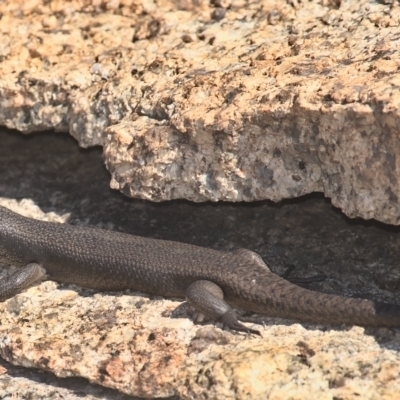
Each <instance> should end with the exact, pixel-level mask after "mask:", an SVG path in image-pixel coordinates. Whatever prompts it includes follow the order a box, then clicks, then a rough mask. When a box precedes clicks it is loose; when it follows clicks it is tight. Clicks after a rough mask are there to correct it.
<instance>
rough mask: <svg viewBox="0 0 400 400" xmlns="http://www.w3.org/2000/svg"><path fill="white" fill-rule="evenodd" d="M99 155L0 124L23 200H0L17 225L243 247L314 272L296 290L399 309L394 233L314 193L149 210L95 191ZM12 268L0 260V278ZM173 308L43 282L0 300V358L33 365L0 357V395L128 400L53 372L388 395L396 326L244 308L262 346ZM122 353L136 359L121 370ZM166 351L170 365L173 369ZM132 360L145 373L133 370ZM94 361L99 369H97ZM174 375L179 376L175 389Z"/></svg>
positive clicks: (166, 385)
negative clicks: (317, 320) (38, 222)
mask: <svg viewBox="0 0 400 400" xmlns="http://www.w3.org/2000/svg"><path fill="white" fill-rule="evenodd" d="M101 150H102V149H101V148H100V147H98V148H91V149H86V150H82V149H78V146H76V143H75V141H74V140H73V139H72V138H71V137H70V136H68V135H62V134H57V133H53V134H51V133H42V134H37V135H31V136H23V135H20V134H16V133H15V132H14V133H13V132H6V130H5V129H0V193H1V195H2V196H4V197H8V198H14V199H23V198H30V199H33V202H32V201H22V202H15V201H10V200H8V201H5V200H2V202H1V204H7V206H9V207H12V206H14V207H16V208H14V209H15V210H18V211H19V212H21V213H22V212H24V213H29V214H28V215H30V216H31V217H32V216H35V217H37V218H47V219H52V220H55V218H58V219H57V220H58V221H60V222H62V221H66V220H67V219H68V222H70V223H73V224H85V225H88V224H89V225H93V226H98V227H102V228H106V229H114V230H119V231H124V232H127V233H132V234H136V235H142V236H149V237H155V238H159V239H169V240H177V241H184V242H187V243H192V244H197V245H203V246H208V247H213V248H215V249H221V250H230V249H233V248H237V247H246V248H249V249H251V250H254V251H256V252H258V253H259V254H260V255H261V256H262V257H263V258H264V259H265V261H266V262H267V263H268V265H270V266H271V268H272V269H273V270H274V271H275V272H277V273H283V271H284V270H285V268H286V266H287V265H288V264H294V265H295V266H296V271H295V272H294V274H295V276H296V275H297V276H300V277H305V276H312V275H317V274H326V275H327V276H328V279H327V280H326V281H324V282H320V283H315V284H312V285H310V288H311V289H313V290H317V291H322V292H325V293H336V294H343V295H347V296H356V297H363V298H368V299H375V300H378V301H388V302H393V303H399V290H400V269H399V261H398V260H399V259H400V227H387V226H385V225H384V224H380V223H377V222H376V221H369V222H366V221H362V220H351V221H350V220H349V219H347V218H345V217H344V216H343V215H342V214H341V213H340V212H338V210H336V209H334V208H333V207H332V206H331V205H330V202H329V201H327V200H326V199H324V198H323V196H320V195H310V196H306V197H303V198H302V199H294V200H291V201H285V202H281V203H279V204H272V203H271V202H267V201H263V202H257V203H235V204H233V203H223V202H220V203H201V204H194V203H191V202H186V201H185V202H184V201H175V202H163V203H159V204H156V203H152V202H146V201H142V200H133V199H127V198H126V197H125V196H123V195H122V194H121V193H119V192H117V191H113V190H109V189H108V182H107V176H108V172H107V171H106V170H105V168H104V167H103V166H102V159H101V153H102V151H101ZM34 204H37V205H39V206H40V209H39V208H37V207H36V206H34ZM40 210H45V211H46V212H49V211H55V212H53V213H43V212H42V211H40ZM57 215H58V216H59V217H56V216H57ZM13 270H14V269H10V268H7V269H6V267H4V268H3V267H2V266H0V271H1V273H2V274H7V273H10V272H11V271H13ZM178 304H179V303H178V302H173V301H171V300H162V299H161V298H149V297H148V296H145V295H140V294H139V293H132V294H129V293H103V294H101V293H96V294H94V293H92V292H89V291H85V290H81V289H79V288H76V287H72V286H67V285H58V286H57V285H55V284H54V283H52V282H45V283H44V284H42V285H39V286H37V287H34V288H32V289H30V290H28V291H24V293H22V294H21V295H19V296H17V297H16V298H15V299H12V300H9V301H8V302H6V303H3V304H2V305H1V306H0V321H1V325H0V331H1V333H0V343H1V344H2V348H3V352H2V354H3V356H4V357H6V358H7V359H8V360H10V361H11V362H13V363H15V364H18V363H19V364H22V365H25V366H29V365H31V366H36V367H38V368H37V369H35V368H26V367H13V366H12V365H10V364H4V363H2V362H1V361H0V365H5V368H6V369H7V372H4V373H3V371H2V370H1V369H0V398H1V397H2V396H5V399H7V400H8V399H9V398H10V400H11V399H15V397H16V396H17V397H18V399H19V398H21V399H32V400H36V399H37V400H39V399H44V398H45V399H52V398H54V399H60V398H65V399H75V398H76V397H78V398H83V399H85V398H87V399H90V400H92V399H99V400H100V399H102V400H127V396H129V395H128V394H126V395H125V396H126V397H122V396H123V395H122V392H120V393H119V394H118V393H117V390H116V389H107V388H105V387H104V386H102V387H101V388H100V386H99V385H94V384H93V385H90V384H89V383H88V382H87V381H86V380H85V379H84V378H79V380H80V382H81V385H79V386H77V385H76V384H75V381H76V380H77V379H78V378H72V377H71V378H63V377H64V376H69V375H72V376H74V375H75V376H78V375H79V376H80V375H82V376H86V377H89V378H90V379H93V380H94V381H95V382H98V383H99V384H100V385H109V386H112V387H117V388H121V390H124V391H127V392H128V393H133V392H134V393H143V392H144V391H145V390H146V393H164V392H168V393H170V392H172V391H175V392H176V393H178V394H180V393H183V395H182V397H185V396H189V394H187V393H192V392H190V391H195V390H198V391H197V392H196V393H195V394H193V395H192V398H194V399H196V398H199V399H202V398H203V399H204V398H207V395H208V398H213V396H214V395H215V394H216V393H217V394H218V395H219V394H220V393H222V394H223V395H220V396H219V398H221V397H222V399H223V398H224V396H225V398H229V396H231V398H234V395H235V390H236V391H237V393H239V394H238V395H237V397H239V395H240V396H242V394H243V393H244V392H246V393H247V390H248V387H249V386H250V385H252V387H251V388H250V389H251V390H252V392H249V394H247V398H250V395H251V394H254V393H260V392H261V393H263V391H264V392H266V391H268V394H269V397H270V398H275V399H276V398H282V399H287V398H288V397H289V395H290V394H291V393H294V389H296V392H297V391H298V392H299V394H298V396H299V397H300V398H303V399H310V393H313V392H314V389H315V393H316V395H315V398H317V399H319V398H322V399H325V398H330V399H332V398H335V397H336V398H338V399H339V398H341V399H345V400H347V399H349V400H350V399H351V400H354V399H355V398H360V399H361V398H363V399H364V398H367V399H381V398H385V396H386V397H387V398H393V399H396V396H397V397H398V393H399V392H398V387H397V385H398V381H399V379H397V378H396V377H397V375H396V374H397V371H399V370H400V363H399V356H398V354H399V353H398V352H399V350H400V346H399V343H400V340H399V331H398V330H388V329H369V330H365V331H364V330H363V329H360V328H346V329H344V328H341V327H335V326H329V325H312V324H298V323H294V322H293V321H284V320H281V319H272V318H266V317H257V316H254V315H251V316H250V315H249V314H245V315H247V316H248V317H251V320H253V321H254V322H260V323H262V322H263V321H264V322H265V328H263V327H262V326H261V325H256V326H255V327H257V329H262V331H263V335H264V338H263V339H258V338H253V337H246V336H232V335H230V334H229V333H227V332H222V331H221V330H220V329H219V328H218V327H215V328H214V327H213V325H210V324H206V325H204V326H202V325H195V326H194V325H193V324H192V322H191V320H190V313H189V312H187V311H186V310H185V308H184V307H183V308H181V307H182V306H180V307H178V309H176V306H177V305H178ZM120 306H122V307H123V308H122V309H121V308H120ZM171 313H172V316H171V318H169V315H170V314H171ZM114 324H116V328H114V327H113V325H114ZM116 332H121V335H122V334H123V335H122V336H120V335H119V334H118V333H116ZM152 332H154V333H155V336H153V335H151V333H152ZM146 335H148V336H146ZM175 337H178V338H179V339H180V340H179V343H177V340H176V339H175ZM147 338H149V339H150V340H149V341H148V342H146V340H145V339H147ZM107 344H109V346H108V347H107ZM136 345H137V346H138V347H136ZM46 348H47V350H46ZM169 349H170V350H169ZM182 349H183V350H182ZM307 349H311V350H310V351H309V350H307ZM141 350H142V351H141ZM169 352H171V354H169ZM182 352H183V356H182ZM313 352H315V354H314V353H313ZM193 353H194V354H193ZM162 355H166V357H167V359H168V358H170V359H171V362H170V364H168V368H164V369H163V370H160V368H158V366H155V364H156V363H157V360H158V359H159V357H161V356H162ZM129 357H132V359H133V360H137V362H138V363H139V364H134V365H133V366H132V365H129V363H128V365H126V361H125V360H127V359H128V360H129ZM179 357H182V363H181V364H178V365H176V364H173V362H174V363H176V361H177V359H179ZM145 359H148V360H149V362H150V364H149V367H148V368H149V369H146V368H147V367H143V369H142V370H141V371H140V372H138V373H136V372H137V371H138V368H139V365H140V362H143V360H145ZM245 360H247V361H246V362H247V363H246V362H245ZM163 362H166V361H163ZM101 363H103V365H106V366H107V367H108V369H107V370H106V372H104V369H101ZM191 363H192V364H191ZM120 365H123V367H124V368H125V365H126V371H127V372H126V373H127V375H126V377H125V375H124V373H125V372H122V373H121V375H118V372H120V371H121V370H120V369H118V368H119V366H120ZM143 365H144V364H143ZM162 365H165V364H162ZM99 366H100V367H99ZM111 366H112V367H113V368H112V369H111V368H110V367H111ZM202 366H203V367H204V369H203V370H201V367H202ZM257 366H260V368H258V369H257ZM150 367H151V368H152V369H150ZM184 368H186V369H187V370H188V372H187V374H188V375H187V376H188V380H187V381H185V382H184V383H183V384H182V383H181V382H182V381H181V380H179V379H181V377H182V374H183V373H184V372H182V371H181V369H184ZM15 369H16V370H17V371H15ZM44 369H46V370H48V372H47V373H43V370H44ZM51 371H54V372H57V374H58V375H59V376H62V377H61V378H58V377H57V376H55V375H52V373H51ZM110 371H111V372H110ZM132 371H133V372H132ZM151 371H152V372H153V374H151ZM164 372H165V373H166V375H165V380H163V381H161V378H160V377H159V375H161V374H164ZM107 374H110V375H107ZM146 374H147V375H146ZM46 377H47V378H46ZM153 377H156V378H157V379H154V378H153ZM264 378H265V379H264ZM129 380H131V381H133V384H131V383H130V382H129ZM104 382H105V383H104ZM152 382H154V385H153V386H152ZM186 382H188V384H187V383H186ZM135 385H137V386H135ZM139 385H142V386H140V387H139ZM142 387H144V388H145V390H144V389H142ZM93 388H95V389H93ZM100 389H101V391H100ZM104 390H108V391H111V390H113V392H112V393H111V394H110V393H109V394H104V393H103V392H102V391H104ZM392 391H396V392H395V393H393V392H392ZM185 393H186V394H185ZM224 393H228V394H226V395H225V394H224ZM232 393H234V395H233V397H232ZM357 393H361V394H360V395H359V396H357ZM272 395H274V397H273V396H272ZM84 396H86V397H84ZM215 396H216V395H215ZM242 397H244V398H246V397H245V395H243V396H242ZM239 398H240V397H239ZM255 398H262V399H264V398H268V397H267V396H264V395H263V396H258V395H255ZM294 398H296V397H294Z"/></svg>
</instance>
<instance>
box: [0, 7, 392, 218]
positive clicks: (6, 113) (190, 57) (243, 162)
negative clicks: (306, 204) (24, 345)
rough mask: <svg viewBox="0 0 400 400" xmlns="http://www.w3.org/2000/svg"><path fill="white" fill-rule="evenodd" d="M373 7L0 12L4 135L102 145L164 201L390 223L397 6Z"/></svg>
mask: <svg viewBox="0 0 400 400" xmlns="http://www.w3.org/2000/svg"><path fill="white" fill-rule="evenodd" d="M385 3H387V2H383V1H382V2H377V1H372V0H361V1H357V2H354V1H323V2H317V1H315V2H311V1H305V2H297V1H287V2H279V3H277V2H276V1H273V0H265V1H262V0H258V1H253V2H247V1H242V0H228V1H198V2H192V1H172V0H171V1H168V0H164V1H159V2H157V3H156V2H153V1H150V0H146V1H140V0H124V1H122V0H121V1H118V0H116V1H97V0H96V1H89V0H86V1H70V2H68V4H65V2H63V1H60V0H56V1H52V2H47V1H44V0H31V1H11V0H10V1H3V2H1V4H0V13H1V15H2V19H1V24H0V43H1V44H0V124H3V125H6V126H7V127H12V128H16V129H19V130H21V131H24V132H32V131H37V130H43V129H55V130H60V131H70V133H71V134H72V135H73V136H74V137H76V138H77V139H78V141H79V143H80V145H81V146H84V147H86V146H93V145H96V144H103V145H104V154H105V161H106V165H107V167H108V169H109V170H110V172H111V173H112V180H111V186H112V187H113V188H116V189H119V190H121V191H123V192H124V193H125V194H127V195H129V196H132V197H139V198H145V199H151V200H153V201H161V200H167V199H176V198H186V199H190V200H194V201H204V200H208V199H210V200H213V201H216V200H229V201H240V200H245V201H253V200H260V199H271V200H274V201H278V200H281V199H284V198H291V197H297V196H301V195H304V194H306V193H311V192H323V193H324V194H325V195H326V196H328V197H330V198H331V199H332V202H333V204H335V205H336V206H338V207H340V208H341V209H342V210H343V211H344V212H345V213H346V214H347V215H348V216H351V217H355V216H361V217H363V218H366V219H369V218H375V219H378V220H380V221H383V222H386V223H391V224H399V223H400V205H399V200H398V199H399V195H400V182H399V178H398V177H399V166H398V162H397V160H398V158H399V155H400V139H399V137H400V135H399V130H400V128H399V126H400V94H399V93H400V73H399V65H400V61H399V60H400V50H399V49H400V36H399V35H398V31H399V20H400V7H399V6H398V4H397V2H396V1H394V2H392V6H391V5H390V4H385Z"/></svg>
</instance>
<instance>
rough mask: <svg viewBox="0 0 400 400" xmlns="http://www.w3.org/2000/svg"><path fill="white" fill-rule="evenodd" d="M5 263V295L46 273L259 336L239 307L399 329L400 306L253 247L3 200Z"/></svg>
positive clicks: (1, 295) (0, 252)
mask: <svg viewBox="0 0 400 400" xmlns="http://www.w3.org/2000/svg"><path fill="white" fill-rule="evenodd" d="M0 261H2V262H3V263H10V264H13V265H16V266H21V267H22V268H19V269H18V270H17V271H16V272H14V273H13V274H11V275H10V276H9V277H7V278H4V279H2V280H1V281H0V301H4V300H6V299H8V298H10V297H12V296H14V295H15V294H17V293H19V292H20V291H21V290H23V289H25V288H27V287H28V286H30V285H32V284H33V283H35V282H37V281H40V280H42V279H47V278H48V279H50V280H54V281H57V282H63V283H67V284H74V285H77V286H81V287H86V288H91V289H95V290H98V291H123V290H127V289H131V290H136V291H140V292H144V293H148V294H152V295H161V296H164V297H172V298H186V301H187V302H188V303H189V304H191V305H192V306H193V307H194V308H195V309H196V310H197V311H199V312H201V313H202V314H205V315H206V316H209V317H211V318H214V319H215V320H219V321H221V322H222V324H223V326H224V327H227V328H229V329H231V330H233V331H238V332H248V333H253V334H260V333H259V331H258V330H255V329H251V328H249V327H247V326H246V325H244V324H243V323H242V322H243V321H244V319H243V318H241V317H238V316H237V313H236V311H235V309H243V310H247V311H251V312H254V313H260V314H265V315H268V316H270V317H283V318H287V319H294V320H299V321H304V322H314V323H329V324H346V325H361V326H387V327H400V306H399V305H396V304H390V303H384V302H378V301H372V300H367V299H358V298H352V297H344V296H340V295H333V294H326V293H320V292H316V291H312V290H309V289H306V288H303V287H301V286H298V285H295V284H294V283H292V282H290V281H288V280H287V279H284V278H283V277H281V276H279V275H277V274H275V273H273V272H272V271H271V270H270V269H269V267H268V266H267V264H266V263H265V262H264V261H263V259H262V258H261V256H259V255H258V254H257V253H255V252H253V251H251V250H247V249H238V250H234V251H226V252H224V251H219V250H215V249H212V248H206V247H200V246H196V245H192V244H186V243H182V242H173V241H168V240H160V239H152V238H147V237H141V236H133V235H130V234H126V233H121V232H116V231H111V230H104V229H99V228H94V227H84V226H75V225H70V224H61V223H56V222H46V221H40V220H35V219H31V218H27V217H24V216H22V215H19V214H16V213H14V212H12V211H10V210H9V209H7V208H5V207H2V206H0ZM241 319H242V322H240V320H241Z"/></svg>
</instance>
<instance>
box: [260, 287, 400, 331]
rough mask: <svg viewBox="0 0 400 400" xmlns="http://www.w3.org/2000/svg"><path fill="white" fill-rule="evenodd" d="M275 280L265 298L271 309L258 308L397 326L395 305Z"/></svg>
mask: <svg viewBox="0 0 400 400" xmlns="http://www.w3.org/2000/svg"><path fill="white" fill-rule="evenodd" d="M279 283H280V285H279V286H280V289H278V288H277V287H276V288H275V289H276V290H273V291H272V293H271V292H270V293H268V294H267V296H266V297H267V298H266V299H265V300H266V301H265V303H266V304H271V305H272V304H274V307H273V310H265V311H261V310H259V312H262V313H263V314H264V313H265V314H268V315H274V314H275V316H280V317H284V318H293V319H297V320H302V321H309V322H317V323H333V324H345V325H360V326H387V327H400V306H399V305H396V304H390V303H384V302H379V301H373V300H366V299H358V298H353V297H344V296H337V295H330V294H325V293H319V292H314V291H311V290H308V289H304V288H301V287H299V286H296V285H293V284H292V283H289V282H287V281H283V282H279ZM267 308H269V307H267ZM268 311H272V312H268Z"/></svg>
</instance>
